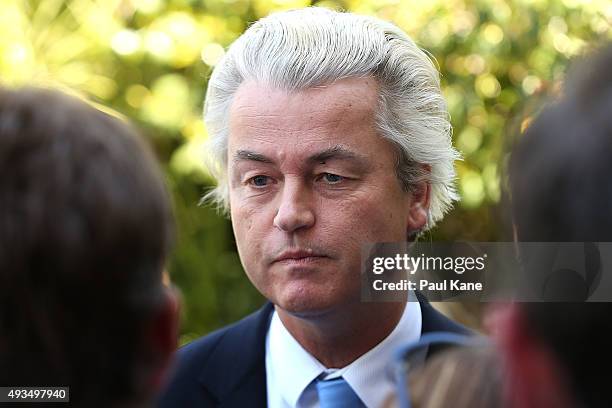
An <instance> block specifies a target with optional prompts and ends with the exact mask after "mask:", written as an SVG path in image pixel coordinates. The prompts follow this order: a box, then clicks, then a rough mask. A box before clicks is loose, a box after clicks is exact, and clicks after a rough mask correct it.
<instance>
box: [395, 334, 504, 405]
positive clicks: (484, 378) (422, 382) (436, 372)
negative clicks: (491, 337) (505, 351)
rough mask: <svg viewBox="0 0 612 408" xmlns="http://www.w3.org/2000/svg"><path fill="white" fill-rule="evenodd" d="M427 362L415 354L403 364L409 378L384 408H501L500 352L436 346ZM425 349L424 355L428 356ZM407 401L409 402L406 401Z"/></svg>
mask: <svg viewBox="0 0 612 408" xmlns="http://www.w3.org/2000/svg"><path fill="white" fill-rule="evenodd" d="M430 347H432V346H430ZM433 348H434V349H436V353H435V355H433V356H432V357H431V358H428V359H426V360H424V359H423V356H422V355H421V356H419V355H418V353H416V358H414V357H407V361H404V362H403V364H402V365H403V366H404V367H403V369H405V370H407V372H406V375H405V376H402V377H401V380H400V383H398V384H397V386H398V387H403V388H404V389H405V390H400V389H398V390H397V392H396V393H395V394H394V395H393V396H391V397H390V398H389V399H388V400H387V402H386V404H385V406H386V407H388V408H393V407H399V408H404V407H406V406H410V408H447V407H454V408H489V407H497V408H502V407H505V406H506V405H505V404H504V400H503V386H504V375H503V367H502V364H501V360H500V358H499V356H498V353H497V350H496V349H495V348H494V347H493V346H492V345H490V344H486V343H484V344H472V345H452V344H447V345H443V346H441V345H437V346H433ZM428 351H429V350H428V349H424V350H423V352H428ZM404 399H407V400H408V401H404Z"/></svg>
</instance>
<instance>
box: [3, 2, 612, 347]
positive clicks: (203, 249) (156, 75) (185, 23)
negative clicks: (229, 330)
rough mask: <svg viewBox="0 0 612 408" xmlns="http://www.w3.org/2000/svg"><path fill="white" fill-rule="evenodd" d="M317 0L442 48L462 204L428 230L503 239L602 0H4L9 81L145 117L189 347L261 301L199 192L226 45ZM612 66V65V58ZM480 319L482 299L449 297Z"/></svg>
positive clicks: (435, 236)
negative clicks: (173, 240) (543, 127)
mask: <svg viewBox="0 0 612 408" xmlns="http://www.w3.org/2000/svg"><path fill="white" fill-rule="evenodd" d="M308 5H317V6H324V7H328V8H333V9H342V10H348V11H352V12H357V13H361V14H369V15H376V16H378V17H380V18H383V19H386V20H390V21H392V22H394V23H395V24H397V25H398V26H400V27H401V28H403V29H404V30H405V31H406V32H407V33H408V34H409V35H410V36H411V37H412V38H413V39H414V40H415V41H416V42H417V44H418V45H419V46H421V47H422V48H425V49H426V50H428V51H429V52H430V53H431V54H432V56H433V57H435V59H436V61H437V64H438V65H439V68H440V71H441V73H442V87H443V92H444V94H445V96H446V98H447V101H448V103H449V110H450V113H451V119H452V124H453V128H454V135H453V139H454V144H455V146H457V148H458V149H459V150H460V151H461V153H462V154H463V157H464V160H463V161H461V162H458V163H457V171H458V176H459V179H458V187H459V191H460V193H461V198H462V199H461V202H460V203H459V204H458V205H457V206H456V208H455V209H454V210H453V211H452V212H451V213H450V214H448V215H447V216H446V218H445V219H444V221H443V222H441V223H440V224H439V226H437V227H436V228H435V229H434V230H433V231H431V232H430V233H428V234H427V235H426V236H425V237H424V239H426V240H455V239H462V240H476V241H508V240H510V239H511V235H509V234H508V231H509V230H508V221H507V219H505V218H504V217H502V214H503V213H504V211H503V207H504V206H503V204H502V203H503V202H504V199H503V197H502V196H503V192H504V188H503V185H504V182H503V181H504V177H503V175H504V171H503V169H504V163H505V160H506V153H507V151H508V148H509V147H510V145H511V144H512V140H513V135H516V134H519V133H520V132H521V130H522V129H524V128H525V127H527V126H528V125H529V121H530V118H531V117H532V116H533V115H534V114H536V113H537V111H538V108H539V107H540V106H541V101H542V100H543V99H544V98H546V97H548V96H550V95H551V94H552V95H554V94H555V93H558V92H559V90H560V81H561V80H562V79H563V76H564V73H565V71H566V69H567V65H568V61H569V60H570V59H572V58H573V57H575V56H579V55H581V54H583V53H585V52H588V51H589V50H590V49H591V48H593V47H594V46H596V45H597V44H598V43H599V42H600V41H601V40H602V39H611V38H612V30H611V27H612V3H611V2H610V1H607V0H509V1H502V0H491V1H484V0H481V1H462V0H443V1H433V0H432V1H417V0H414V1H404V0H365V1H363V0H360V1H327V0H324V1H320V2H311V1H306V0H253V1H248V0H167V1H166V0H72V1H61V0H0V85H3V86H20V85H26V84H27V85H39V86H47V87H57V88H61V89H63V90H64V91H66V92H70V93H73V94H76V95H77V96H80V97H82V98H84V99H88V100H89V101H91V102H92V103H94V104H95V105H96V106H98V107H99V108H100V109H103V110H105V111H107V112H110V113H112V114H114V115H118V116H121V117H125V118H129V119H130V120H132V121H133V122H135V123H136V124H137V125H138V126H139V127H140V129H141V130H142V133H143V134H144V135H145V136H146V138H147V139H148V140H149V141H150V143H151V144H152V146H153V147H154V149H155V151H156V152H157V155H158V158H159V160H160V162H161V164H162V166H163V169H164V172H165V176H166V179H167V183H168V186H169V188H170V191H171V192H172V195H173V199H174V205H175V213H176V217H177V222H178V233H177V245H176V248H175V251H174V254H173V256H172V258H171V259H170V261H169V264H168V270H169V272H170V276H171V279H172V281H173V283H174V284H175V285H177V286H178V287H179V288H180V290H181V291H182V294H183V298H184V299H183V308H182V314H183V316H182V327H181V340H180V341H181V343H185V342H188V341H190V340H192V339H193V338H196V337H198V336H201V335H203V334H206V333H208V332H210V331H212V330H214V329H216V328H218V327H220V326H222V325H225V324H227V323H230V322H233V321H235V320H237V319H239V318H241V317H243V316H245V315H247V314H248V313H250V312H252V311H254V310H255V309H256V308H258V307H259V306H260V305H261V304H263V302H264V299H263V298H262V297H261V296H260V295H259V294H258V293H257V292H256V290H255V289H253V287H252V286H251V284H250V282H249V281H248V279H247V278H246V277H245V276H244V274H243V271H242V268H241V265H240V260H239V259H238V256H237V253H236V249H235V244H234V241H233V236H232V231H231V225H230V223H229V221H228V220H227V219H225V218H223V217H221V216H219V215H218V214H217V213H216V212H215V210H214V209H213V208H211V207H209V206H206V205H199V201H200V197H201V196H202V195H203V193H204V192H205V191H207V189H208V188H210V186H211V185H212V183H213V181H212V179H211V178H210V176H209V175H208V173H207V171H206V168H205V167H204V166H203V160H202V157H203V155H204V154H205V153H204V149H203V143H204V142H205V141H206V139H207V134H206V129H205V127H204V124H203V122H202V115H201V112H202V106H203V98H204V94H205V89H206V84H207V80H208V77H209V75H210V73H211V71H212V69H213V68H214V66H215V64H216V63H217V61H219V59H220V58H221V57H222V56H223V54H224V50H225V49H226V47H227V46H228V45H229V44H230V43H231V42H232V41H233V40H234V39H235V38H237V37H238V36H239V35H240V33H242V32H243V31H244V30H245V28H246V27H248V25H249V24H250V23H252V22H253V21H255V20H257V19H259V18H260V17H263V16H265V15H267V14H268V13H270V12H272V11H276V10H284V9H289V8H296V7H304V6H308ZM611 69H612V67H611ZM441 308H442V309H445V311H446V312H447V313H449V314H451V315H453V316H454V317H455V318H458V319H459V320H461V321H462V322H464V323H466V324H468V325H470V326H472V327H478V326H479V320H478V316H479V310H480V305H468V304H456V305H447V304H444V305H441Z"/></svg>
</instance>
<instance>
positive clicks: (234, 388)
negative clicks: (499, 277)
mask: <svg viewBox="0 0 612 408" xmlns="http://www.w3.org/2000/svg"><path fill="white" fill-rule="evenodd" d="M419 295H420V294H419ZM419 295H417V297H418V298H419V302H420V304H421V314H422V317H423V319H422V331H421V332H422V333H427V332H433V331H447V332H454V333H461V334H470V331H469V330H468V329H466V328H465V327H463V326H460V325H459V324H457V323H455V322H453V321H452V320H450V319H448V318H446V317H444V316H443V315H442V314H441V313H440V312H438V311H436V310H435V309H434V308H433V307H431V305H430V304H429V302H427V300H426V299H424V298H423V297H422V296H419ZM273 310H274V307H273V305H272V304H271V303H267V304H266V305H265V306H264V307H263V308H261V309H260V310H259V311H257V312H255V313H253V314H252V315H250V316H248V317H246V318H244V319H243V320H241V321H239V322H237V323H235V324H233V325H231V326H227V327H224V328H222V329H220V330H218V331H216V332H214V333H212V334H209V335H208V336H205V337H202V338H200V339H198V340H196V341H194V342H192V343H190V344H188V345H186V346H184V347H182V348H181V349H180V350H179V352H178V355H177V362H176V366H175V370H174V374H173V378H172V379H171V382H170V384H169V385H168V387H167V388H166V390H165V391H164V392H163V394H162V395H161V398H160V400H159V407H160V408H189V407H240V408H242V407H265V406H266V402H267V395H266V365H265V340H266V334H267V332H268V327H269V325H270V319H271V316H272V311H273Z"/></svg>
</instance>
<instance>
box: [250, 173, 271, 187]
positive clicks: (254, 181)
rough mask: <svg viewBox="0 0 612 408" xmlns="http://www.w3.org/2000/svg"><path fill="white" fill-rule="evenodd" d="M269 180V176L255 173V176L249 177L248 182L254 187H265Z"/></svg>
mask: <svg viewBox="0 0 612 408" xmlns="http://www.w3.org/2000/svg"><path fill="white" fill-rule="evenodd" d="M269 181H270V177H268V176H261V175H257V176H255V177H251V178H250V179H249V180H248V183H249V184H251V185H253V186H255V187H265V186H267V185H268V183H269Z"/></svg>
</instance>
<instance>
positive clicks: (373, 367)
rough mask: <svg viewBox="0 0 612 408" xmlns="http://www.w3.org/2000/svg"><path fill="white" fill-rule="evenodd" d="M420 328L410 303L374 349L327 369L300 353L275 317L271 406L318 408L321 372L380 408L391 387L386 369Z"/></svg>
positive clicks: (269, 341) (270, 344)
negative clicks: (317, 385)
mask: <svg viewBox="0 0 612 408" xmlns="http://www.w3.org/2000/svg"><path fill="white" fill-rule="evenodd" d="M421 325H422V316H421V307H420V305H419V302H417V301H413V302H408V303H407V304H406V308H405V310H404V313H403V314H402V317H401V318H400V321H399V323H398V324H397V326H396V327H395V329H393V331H392V332H391V334H389V336H387V337H386V338H385V339H384V340H383V341H381V342H380V343H379V344H378V345H377V346H376V347H374V348H373V349H371V350H370V351H368V352H367V353H365V354H364V355H362V356H361V357H359V358H358V359H357V360H355V361H353V362H352V363H351V364H349V365H348V366H346V367H344V368H342V369H339V370H327V369H326V367H325V366H323V365H322V364H321V363H320V362H319V361H318V360H317V359H316V358H314V357H313V356H312V355H311V354H310V353H308V352H307V351H306V350H304V349H303V348H302V346H301V345H300V344H299V343H298V342H297V340H295V339H294V338H293V336H292V335H291V334H290V333H289V331H287V329H286V328H285V326H284V325H283V323H282V322H281V320H280V318H279V317H278V314H277V313H276V312H274V314H273V316H272V321H271V323H270V329H269V330H268V336H267V338H266V375H267V382H268V401H269V405H270V407H271V408H276V407H297V408H306V407H308V408H310V407H318V398H317V394H316V389H315V386H314V383H313V380H314V379H315V378H317V377H318V376H319V375H321V374H322V373H327V374H328V377H330V378H333V377H336V376H339V375H341V376H342V377H344V379H345V380H346V382H347V383H348V384H349V385H350V386H351V387H352V388H353V390H354V391H355V393H357V395H358V396H359V398H361V400H362V401H363V402H364V403H365V404H366V406H367V407H368V408H378V407H380V406H382V404H383V402H384V401H385V400H386V398H387V396H388V395H389V394H390V393H391V392H393V391H394V387H395V384H394V382H393V379H392V378H390V377H389V375H388V373H387V367H388V365H389V363H390V362H391V361H392V360H393V358H394V353H395V351H396V350H397V349H398V348H399V347H400V346H402V345H404V344H406V343H410V342H414V341H418V339H419V338H420V336H421ZM272 394H275V395H272ZM279 397H280V398H279ZM281 401H282V402H281Z"/></svg>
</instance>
